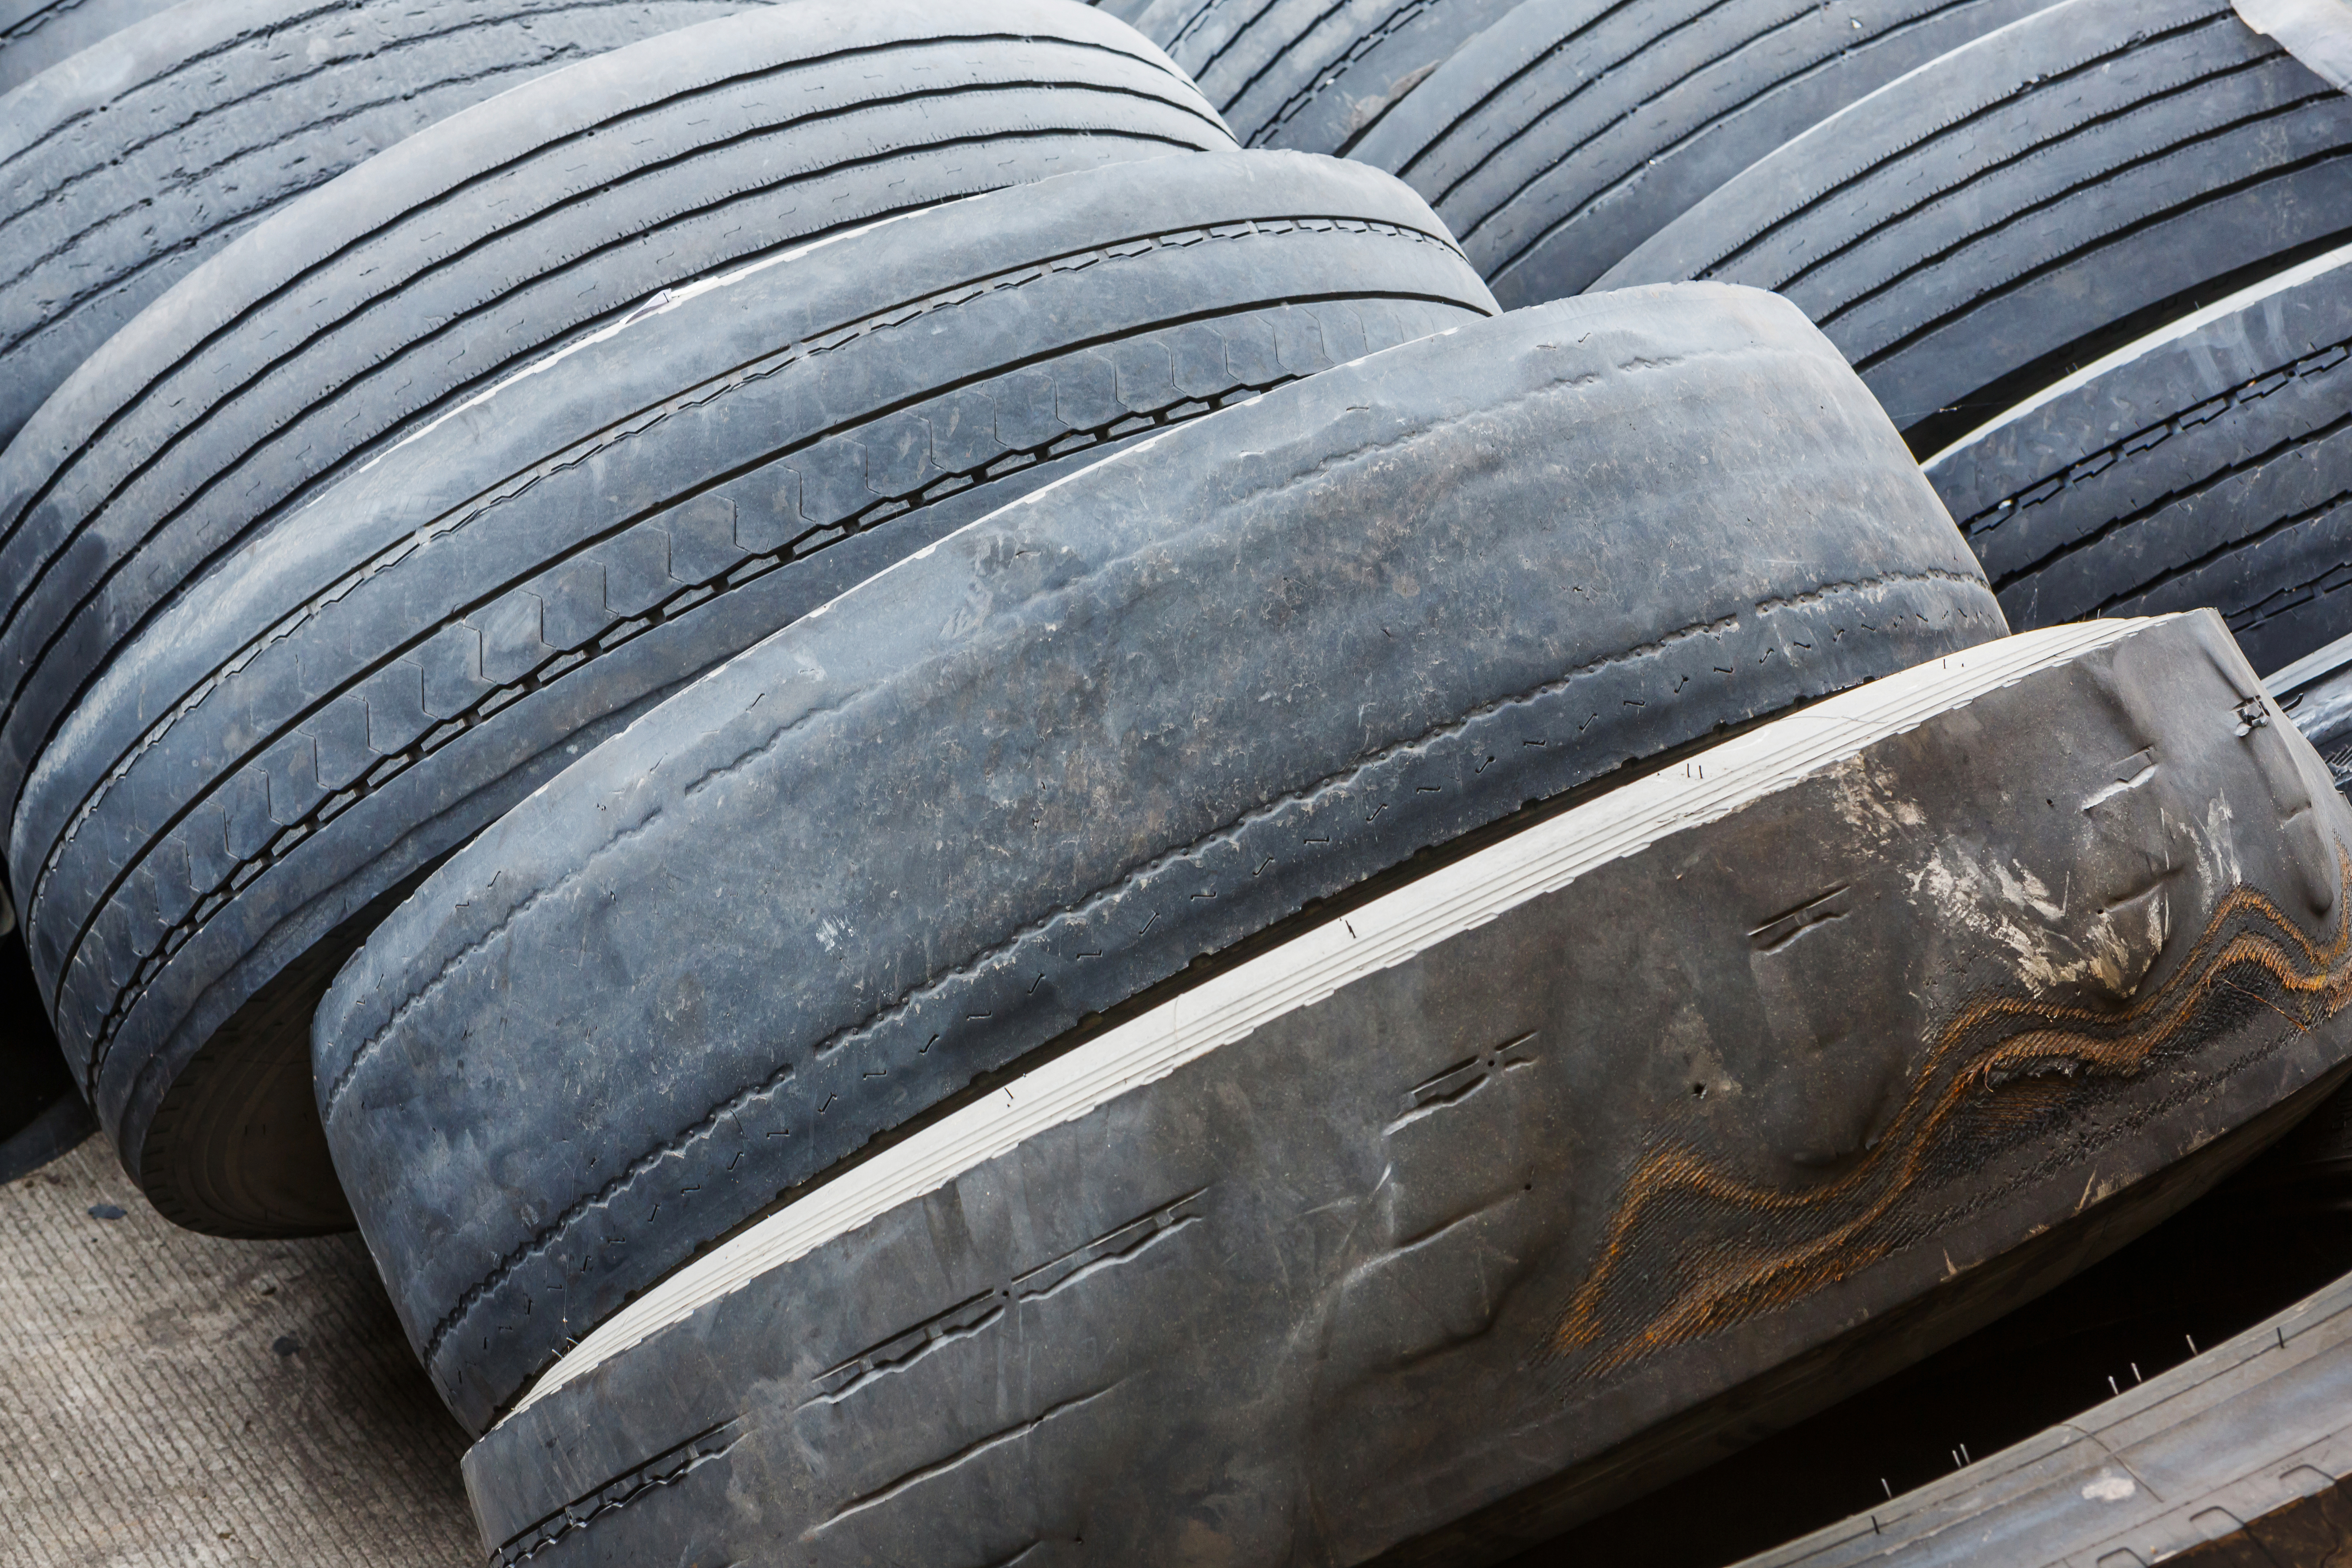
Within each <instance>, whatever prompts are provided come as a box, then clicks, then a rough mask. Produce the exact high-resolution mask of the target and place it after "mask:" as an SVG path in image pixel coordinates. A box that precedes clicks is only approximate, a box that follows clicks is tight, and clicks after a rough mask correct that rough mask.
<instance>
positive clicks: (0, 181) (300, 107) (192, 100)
mask: <svg viewBox="0 0 2352 1568" xmlns="http://www.w3.org/2000/svg"><path fill="white" fill-rule="evenodd" d="M742 8H743V6H742V5H741V4H740V3H739V0H623V3H621V4H611V3H605V0H421V3H417V4H409V3H405V0H402V3H395V0H205V3H204V4H202V5H175V6H173V7H172V8H171V9H169V10H166V11H162V12H159V13H157V14H156V15H154V16H150V17H148V18H147V19H146V20H145V21H143V22H139V23H136V24H134V25H132V26H128V27H125V28H123V29H122V30H121V31H120V32H118V33H114V34H112V35H110V36H109V37H106V38H104V39H103V40H101V41H100V42H99V43H97V44H94V45H92V46H91V47H89V48H87V49H84V50H82V51H81V52H80V53H79V54H77V55H73V56H70V57H68V58H67V59H65V60H63V61H61V62H59V63H58V65H56V66H54V67H52V68H50V69H48V70H46V71H44V72H42V73H41V74H40V75H39V76H37V77H36V78H34V79H32V80H30V81H28V82H26V84H25V85H24V86H22V87H20V88H18V89H16V91H14V92H12V93H10V94H8V95H7V96H6V97H5V98H0V193H5V194H0V258H5V260H0V440H5V439H6V438H7V437H10V436H12V435H14V434H15V433H16V429H17V428H18V426H22V425H23V424H24V423H25V421H26V419H27V418H28V417H29V416H31V415H32V412H33V410H34V409H35V408H37V407H38V406H39V405H40V404H41V400H42V399H43V398H45V397H47V395H49V394H50V392H52V391H53V390H55V389H56V387H57V386H58V384H59V383H60V382H62V381H64V380H65V378H66V377H67V376H68V375H70V374H72V373H73V369H74V367H75V366H76V365H78V364H79V363H81V362H82V361H83V360H84V359H85V358H87V357H88V356H89V354H90V353H93V352H94V351H95V350H96V349H97V348H98V346H99V345H100V343H102V342H105V341H106V340H107V338H108V337H109V336H110V335H111V334H112V333H113V332H114V331H117V330H118V329H119V328H121V326H122V325H123V324H124V323H125V322H127V321H130V320H131V317H133V316H135V315H137V314H138V313H139V310H141V308H142V307H143V306H144V305H145V304H146V303H147V302H148V301H149V300H152V299H154V298H155V297H156V296H157V295H159V294H161V293H162V292H163V290H164V289H167V288H169V287H170V286H171V285H172V283H173V280H175V279H178V278H180V277H182V276H184V274H186V273H187V272H188V270H189V269H190V268H194V266H195V265H196V264H197V263H198V262H200V261H202V260H204V259H205V258H206V257H208V256H210V255H212V254H213V253H214V252H215V251H216V250H218V249H220V248H221V247H223V246H224V245H226V244H227V243H228V242H229V241H230V240H231V239H233V238H235V237H236V236H237V235H238V234H239V233H240V232H242V231H243V230H244V229H246V228H247V227H248V226H251V225H252V224H253V223H255V222H256V221H257V220H258V219H259V218H261V217H262V216H265V215H266V214H268V212H269V211H271V210H272V209H273V208H275V207H277V206H278V205H280V204H282V203H284V202H286V201H288V200H290V199H291V198H293V197H295V196H298V195H301V194H302V193H303V192H305V191H308V190H310V189H312V188H314V187H316V186H318V185H320V184H324V183H325V182H327V181H328V180H331V179H332V178H333V177H334V176H335V175H337V174H341V172H342V171H344V170H345V169H348V168H350V167H351V166H352V164H354V163H359V162H360V161H361V160H362V159H363V158H365V157H367V156H368V155H369V154H370V153H375V152H377V151H379V150H381V149H383V148H384V147H388V146H390V145H391V144H392V143H394V142H397V141H399V140H400V139H401V138H402V137H404V136H406V135H409V134H411V133H412V132H417V131H421V130H423V129H424V128H425V126H427V125H430V124H432V123H433V122H434V121H436V120H439V119H441V118H442V117H443V116H445V115H447V114H449V113H451V112H453V111H454V110H459V109H463V108H465V107H466V106H467V104H470V103H478V102H479V101H480V100H483V99H486V98H488V97H489V96H490V95H491V94H493V93H495V92H499V91H500V90H502V89H506V88H509V87H513V86H515V85H517V84H518V83H520V82H522V81H526V80H528V79H530V78H531V77H533V76H537V75H539V74H541V72H543V71H546V70H549V69H551V68H554V67H556V66H559V65H562V64H564V63H565V62H566V61H569V60H576V59H584V58H588V57H590V56H592V55H598V54H602V53H604V51H605V50H607V49H611V48H615V47H619V46H620V45H623V44H626V43H632V42H634V41H635V40H636V39H639V38H644V37H652V36H653V35H655V34H656V33H666V32H667V31H669V30H670V29H671V28H673V27H679V26H685V25H687V24H688V23H690V22H700V21H707V20H709V18H711V17H714V16H726V15H728V14H729V13H730V12H733V11H739V10H741V9H742Z"/></svg>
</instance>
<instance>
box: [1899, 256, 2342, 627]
mask: <svg viewBox="0 0 2352 1568" xmlns="http://www.w3.org/2000/svg"><path fill="white" fill-rule="evenodd" d="M2347 359H2352V250H2340V251H2332V252H2330V253H2328V254H2327V255H2326V256H2323V257H2321V258H2317V259H2316V260H2314V261H2312V262H2309V263H2306V264H2305V265H2304V266H2302V267H2297V268H2290V269H2289V270H2287V271H2285V272H2284V273H2281V274H2278V275H2277V276H2275V277H2273V278H2270V279H2265V280H2264V281H2263V282H2262V283H2260V284H2258V285H2256V286H2255V287H2253V288H2252V289H2247V290H2245V291H2244V292H2242V293H2240V294H2236V295H2233V296H2231V298H2229V299H2227V300H2221V301H2220V302H2219V303H2218V304H2216V305H2214V306H2213V307H2211V308H2210V310H2205V311H2200V312H2199V313H2198V314H2197V315H2195V316H2191V317H2189V318H2188V319H2187V320H2185V321H2178V322H2175V323H2173V324H2171V325H2170V326H2168V327H2166V328H2164V329H2163V330H2161V331H2158V332H2155V333H2153V334H2151V335H2149V336H2147V337H2145V338H2142V339H2140V340H2139V341H2137V342H2133V343H2130V344H2127V345H2126V346H2125V347H2124V348H2121V349H2118V350H2117V351H2116V353H2114V354H2112V355H2110V356H2108V357H2107V358H2106V359H2105V360H2103V361H2100V362H2099V363H2096V364H2094V365H2092V366H2090V367H2089V368H2088V369H2086V370H2085V371H2084V373H2083V374H2081V375H2079V376H2077V377H2074V378H2070V379H2069V380H2068V381H2066V382H2063V383H2061V384H2058V385H2057V386H2054V387H2053V388H2051V389H2050V390H2049V391H2048V392H2046V393H2044V394H2043V395H2041V396H2039V397H2036V398H2034V399H2032V400H2031V401H2030V402H2028V403H2026V404H2024V405H2021V406H2020V407H2018V408H2015V409H2012V410H2011V411H2010V412H2009V413H2007V414H2004V415H2002V416H2000V418H1998V419H1996V420H1994V421H1992V422H1991V423H1990V424H1989V425H1986V426H1981V427H1980V428H1979V429H1978V430H1976V431H1974V432H1972V433H1971V434H1970V435H1969V436H1968V437H1965V438H1964V439H1962V440H1961V441H1959V442H1958V443H1956V444H1954V445H1953V446H1951V447H1947V448H1946V449H1945V450H1943V451H1942V452H1939V453H1937V454H1936V455H1935V456H1934V457H1933V458H1929V459H1928V461H1927V478H1928V480H1929V482H1930V483H1932V484H1933V485H1935V487H1936V493H1937V494H1938V495H1940V496H1942V497H1943V498H1944V504H1945V505H1946V506H1948V507H1949V508H1950V509H1951V511H1952V516H1953V517H1954V518H1955V519H1956V520H1958V522H1959V524H1960V531H1962V532H1963V533H1965V534H1967V535H1968V537H1969V545H1970V546H1971V548H1973V549H1974V550H1975V551H1976V552H1977V554H1978V556H1979V558H1980V559H1981V560H1982V561H1983V562H1984V563H1985V574H1986V575H1987V576H1988V577H1990V579H1991V580H1992V584H1993V589H1994V591H1995V592H1996V593H1998V594H1999V595H2000V602H2001V608H2002V609H2003V610H2004V611H2006V612H2007V613H2008V616H2009V621H2010V624H2011V626H2049V625H2053V624H2054V623H2056V622H2059V621H2069V620H2075V619H2079V618H2081V617H2084V616H2102V615H2147V614H2151V613H2156V612H2160V611H2165V610H2177V609H2187V608H2189V607H2190V606H2192V605H2213V606H2214V607H2215V608H2217V609H2219V610H2220V611H2221V614H2222V616H2223V617H2224V618H2225V619H2227V620H2228V622H2229V624H2230V630H2231V632H2232V633H2233V634H2234V635H2235V636H2236V637H2237V639H2238V642H2239V646H2241V647H2243V648H2244V649H2245V650H2246V657H2247V658H2249V659H2250V660H2252V663H2253V666H2254V668H2257V669H2264V670H2273V669H2278V668H2282V667H2284V666H2286V665H2289V664H2292V663H2294V661H2295V660H2297V659H2300V658H2303V657H2304V656H2305V655H2306V654H2308V653H2311V652H2313V651H2314V650H2315V649H2316V648H2318V647H2321V646H2322V645H2323V644H2326V643H2329V642H2333V641H2334V640H2336V638H2337V637H2342V636H2344V635H2345V634H2346V633H2347V632H2352V595H2347V594H2344V593H2343V592H2342V590H2343V589H2344V587H2345V585H2346V584H2352V564H2347V562H2352V366H2347V364H2346V363H2345V362H2346V361H2347Z"/></svg>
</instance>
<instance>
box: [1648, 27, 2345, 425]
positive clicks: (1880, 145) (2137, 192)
mask: <svg viewBox="0 0 2352 1568" xmlns="http://www.w3.org/2000/svg"><path fill="white" fill-rule="evenodd" d="M2347 25H2352V24H2347ZM2346 237H2352V98H2347V96H2346V95H2345V94H2343V93H2341V92H2338V91H2337V90H2336V89H2335V88H2333V87H2331V86H2330V85H2328V83H2327V82H2326V81H2324V80H2322V79H2320V78H2319V77H2317V76H2315V75H2314V74H2313V73H2312V72H2311V71H2310V70H2309V69H2308V68H2305V66H2303V65H2302V64H2301V63H2300V62H2298V61H2297V60H2296V59H2295V58H2294V56H2292V55H2289V54H2286V53H2284V51H2282V50H2281V49H2280V48H2279V47H2278V46H2277V45H2276V44H2274V43H2273V42H2272V41H2271V40H2270V39H2269V38H2266V37H2263V36H2262V35H2261V34H2259V33H2256V32H2254V31H2253V30H2252V28H2250V27H2248V26H2246V25H2245V23H2243V22H2242V21H2241V20H2239V18H2238V15H2237V13H2236V12H2235V11H2233V10H2231V8H2230V5H2229V4H2228V0H2064V3H2063V4H2061V5H2053V6H2052V7H2051V8H2050V9H2048V10H2046V11H2042V12H2041V13H2039V14H2037V15H2035V16H2029V17H2027V18H2026V19H2025V20H2023V21H2021V22H2017V23H2014V24H2012V25H2011V26H2008V27H2004V28H2002V29H2001V30H2000V31H1999V32H1997V33H1992V34H1989V35H1987V36H1986V37H1982V38H1979V39H1978V40H1977V41H1976V42H1975V43H1973V44H1969V45H1964V46H1963V47H1959V48H1957V49H1954V50H1953V51H1952V52H1951V53H1949V54H1948V55H1945V56H1943V57H1941V58H1938V59H1937V60H1935V61H1933V62H1932V63H1930V64H1928V65H1927V66H1923V67H1921V68H1919V69H1918V70H1916V71H1914V72H1913V73H1911V74H1910V75H1909V76H1907V77H1906V78H1904V79H1902V80H1901V81H1899V82H1896V83H1893V84H1890V85H1889V86H1887V87H1885V88H1882V89H1879V90H1878V91H1877V92H1875V93H1874V94H1872V95H1871V96H1870V97H1868V98H1865V99H1864V100H1862V101H1860V102H1859V103H1856V104H1854V105H1853V107H1852V108H1850V109H1847V110H1843V112H1841V113H1839V114H1835V115H1832V117H1831V118H1829V119H1828V120H1825V121H1822V123H1821V124H1819V125H1817V126H1815V127H1814V128H1813V129H1812V130H1811V131H1809V132H1806V133H1805V134H1804V135H1802V136H1800V137H1798V138H1797V139H1796V140H1794V141H1792V142H1788V143H1787V144H1786V145H1784V146H1782V147H1781V148H1780V149H1779V150H1778V151H1776V152H1774V153H1771V154H1770V155H1769V157H1766V158H1764V159H1762V160H1760V161H1759V162H1758V163H1755V164H1753V165H1751V166H1750V167H1749V168H1748V169H1747V170H1745V171H1743V172H1742V173H1741V174H1738V176H1737V177H1736V178H1734V179H1732V180H1730V181H1728V182H1727V183H1726V184H1724V185H1723V186H1722V187H1721V188H1720V189H1718V190H1717V192H1716V193H1715V194H1714V195H1711V196H1709V197H1707V198H1706V200H1705V201H1703V202H1700V203H1699V204H1698V205H1696V206H1694V207H1692V208H1691V209H1690V210H1689V211H1688V212H1686V213H1685V214H1684V215H1683V216H1681V217H1679V218H1677V219H1675V221H1674V222H1673V223H1671V224H1669V225H1667V226H1665V227H1664V229H1661V230H1660V231H1659V232H1658V233H1657V234H1656V235H1655V236H1654V237H1652V238H1651V239H1650V240H1649V241H1648V242H1647V243H1645V244H1644V245H1643V246H1642V247H1641V248H1639V249H1637V250H1636V251H1634V252H1633V255H1631V256H1629V257H1627V258H1625V259H1624V260H1623V261H1622V262H1620V263H1619V264H1618V265H1617V266H1615V267H1614V268H1611V269H1610V271H1609V272H1608V273H1607V274H1605V275H1604V276H1603V278H1602V279H1601V286H1602V287H1612V286H1615V285H1621V284H1626V283H1641V282H1649V281H1653V280H1658V279H1675V278H1713V279H1721V280H1723V281H1726V282H1733V283H1752V284H1755V285H1756V286H1758V287H1759V288H1766V289H1777V290H1779V291H1780V292H1782V293H1785V294H1787V295H1788V296H1789V297H1790V299H1792V300H1796V301H1797V303H1798V304H1799V305H1800V306H1801V307H1803V309H1804V310H1805V312H1806V313H1807V314H1808V315H1810V316H1811V317H1812V318H1813V320H1814V321H1816V322H1818V323H1819V324H1820V325H1821V327H1822V331H1825V332H1827V333H1828V334H1829V337H1830V341H1831V342H1834V343H1836V344H1837V345H1838V347H1839V348H1840V349H1842V350H1843V351H1844V352H1845V354H1846V357H1847V358H1848V359H1850V360H1852V361H1853V365H1854V368H1855V369H1856V370H1858V371H1860V372H1861V373H1862V378H1863V380H1864V382H1865V383H1867V384H1869V386H1870V388H1871V390H1872V391H1873V392H1874V393H1876V394H1877V395H1878V398H1879V401H1880V402H1882V403H1884V404H1885V405H1886V408H1887V412H1888V413H1889V414H1891V415H1892V416H1894V419H1895V424H1896V426H1899V427H1901V428H1902V429H1903V430H1904V431H1905V432H1906V435H1908V436H1909V437H1910V439H1911V442H1912V445H1913V447H1914V448H1915V449H1916V450H1918V451H1920V452H1922V453H1926V452H1931V451H1934V450H1936V449H1937V448H1938V447H1942V446H1944V445H1945V444H1946V443H1947V442H1948V441H1950V440H1952V439H1953V438H1954V437H1958V436H1959V435H1961V434H1962V433H1964V432H1965V431H1967V430H1969V429H1971V428H1973V427H1975V426H1979V425H1981V424H1983V423H1984V422H1985V421H1986V420H1987V419H1989V418H1990V417H1992V416H1996V415H1998V414H1999V413H2000V411H2001V410H2002V409H2005V408H2008V407H2010V406H2011V405H2015V404H2017V403H2019V402H2021V401H2023V400H2024V398H2025V397H2027V396H2029V395H2032V393H2034V392H2036V391H2038V390H2040V389H2041V388H2042V387H2044V386H2047V385H2049V384H2052V383H2053V382H2056V381H2058V380H2060V379H2061V378H2062V377H2063V376H2064V375H2065V374H2067V373H2069V372H2071V371H2073V370H2074V369H2076V368H2078V367H2079V366H2081V365H2084V364H2086V363H2090V362H2091V361H2092V360H2094V359H2096V358H2097V357H2099V356H2100V355H2101V354H2104V353H2107V352H2108V351H2109V350H2111V349H2113V348H2116V347H2117V346H2119V345H2120V344H2122V343H2124V342H2129V341H2130V340H2131V339H2133V338H2136V337H2138V336H2140V335H2142V334H2143V333H2144V332H2146V331H2151V330H2153V329H2154V328H2155V327H2157V326H2158V325H2160V324H2162V323H2163V322H2165V321H2171V320H2175V319H2177V318H2179V317H2180V316H2184V315H2187V314H2189V312H2190V311H2191V310H2195V309H2196V308H2197V307H2199V306H2200V305H2202V304H2206V303H2210V302H2211V301H2213V300H2219V299H2221V298H2222V297H2223V296H2225V295H2227V294H2229V293H2231V291H2232V290H2234V289H2238V288H2241V287H2242V286H2243V285H2244V284H2245V283H2247V282H2249V281H2251V280H2252V276H2258V275H2260V274H2261V273H2263V272H2267V271H2272V270H2277V269H2278V268H2282V267H2284V265H2286V264H2287V263H2289V262H2291V261H2293V260H2295V259H2299V258H2300V257H2301V256H2302V255H2304V254H2305V253H2307V252H2315V251H2317V250H2322V249H2326V248H2329V247H2332V246H2333V245H2336V244H2340V243H2342V242H2343V240H2344V239H2345V238H2346Z"/></svg>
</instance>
